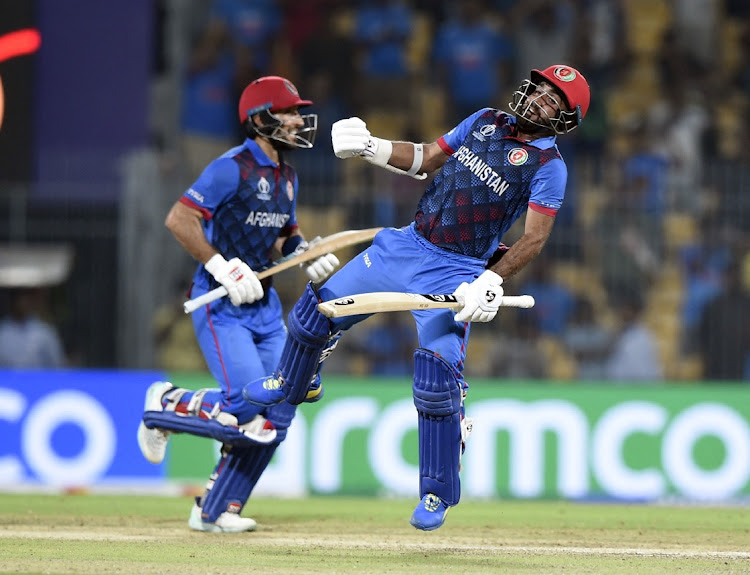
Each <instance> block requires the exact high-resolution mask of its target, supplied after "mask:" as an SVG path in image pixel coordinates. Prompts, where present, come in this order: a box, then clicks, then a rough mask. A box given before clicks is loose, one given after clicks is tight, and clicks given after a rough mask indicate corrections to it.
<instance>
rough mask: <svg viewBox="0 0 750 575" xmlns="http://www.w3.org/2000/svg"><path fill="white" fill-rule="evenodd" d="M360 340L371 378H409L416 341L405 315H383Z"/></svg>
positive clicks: (409, 321) (410, 324) (412, 367)
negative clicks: (362, 341)
mask: <svg viewBox="0 0 750 575" xmlns="http://www.w3.org/2000/svg"><path fill="white" fill-rule="evenodd" d="M381 315H382V317H381V318H380V319H381V321H380V322H379V323H378V324H376V325H375V326H373V327H372V328H371V329H370V330H368V332H367V335H366V336H365V338H364V344H365V349H364V350H363V351H364V352H365V354H366V355H367V359H368V360H369V363H370V374H371V375H411V372H412V370H413V369H414V349H415V348H416V347H417V337H416V333H415V331H414V327H413V325H412V323H411V320H410V318H409V315H408V314H404V313H384V314H381Z"/></svg>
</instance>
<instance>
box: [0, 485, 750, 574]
mask: <svg viewBox="0 0 750 575" xmlns="http://www.w3.org/2000/svg"><path fill="white" fill-rule="evenodd" d="M191 504H192V501H191V499H190V498H188V497H171V498H170V497H155V496H109V495H107V496H105V495H85V494H81V495H57V496H56V495H37V494H34V495H29V494H23V495H22V494H12V495H10V494H0V572H1V573H87V574H88V573H123V574H168V573H175V574H176V573H180V574H208V573H215V574H225V573H226V574H228V575H238V574H241V573H254V574H255V573H257V574H262V575H266V574H286V573H321V574H323V573H325V574H331V573H341V574H349V573H354V574H360V573H368V574H381V573H391V574H396V573H399V574H401V573H403V574H407V573H408V574H419V575H421V574H445V573H466V574H471V575H478V574H485V573H503V574H513V573H520V574H530V573H544V574H549V573H566V574H571V573H573V574H579V573H602V574H608V575H610V574H619V573H622V574H638V575H650V574H659V575H663V574H665V573H679V574H681V575H688V574H698V573H700V574H705V573H750V509H748V508H717V509H713V508H712V509H709V508H705V507H700V508H696V507H662V506H636V505H599V504H596V505H595V504H575V503H560V502H502V501H467V502H463V503H461V505H459V506H458V507H456V508H455V509H453V510H452V511H451V513H450V514H449V516H448V519H447V522H446V524H445V525H444V526H443V527H442V528H441V529H439V530H437V531H434V532H431V533H423V532H420V531H417V530H415V529H414V528H412V527H411V526H410V525H409V523H408V519H409V516H410V515H411V511H412V507H413V505H414V504H415V502H414V501H404V500H385V499H358V498H342V497H316V498H309V499H301V500H289V499H281V500H279V499H263V498H260V497H259V498H257V499H253V500H251V502H250V504H249V505H248V506H247V508H246V509H245V511H244V512H243V515H248V516H251V517H254V518H255V519H256V520H257V521H258V531H256V532H254V533H244V534H236V535H220V534H205V533H194V532H192V531H190V530H189V529H188V528H187V516H188V512H189V510H190V507H191Z"/></svg>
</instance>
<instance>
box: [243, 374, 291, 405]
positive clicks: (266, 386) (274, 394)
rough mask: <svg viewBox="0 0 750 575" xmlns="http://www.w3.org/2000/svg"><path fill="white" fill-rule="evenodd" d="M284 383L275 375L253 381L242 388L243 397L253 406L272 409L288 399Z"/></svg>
mask: <svg viewBox="0 0 750 575" xmlns="http://www.w3.org/2000/svg"><path fill="white" fill-rule="evenodd" d="M281 385H282V381H281V380H280V379H278V378H277V377H274V376H273V375H271V376H269V377H261V378H260V379H256V380H255V381H251V382H250V383H248V384H247V385H246V386H245V387H243V388H242V397H243V398H245V401H247V402H248V403H250V404H252V405H258V406H260V407H271V406H273V405H276V404H277V403H281V402H282V401H284V399H286V396H285V395H284V391H283V390H282V389H281Z"/></svg>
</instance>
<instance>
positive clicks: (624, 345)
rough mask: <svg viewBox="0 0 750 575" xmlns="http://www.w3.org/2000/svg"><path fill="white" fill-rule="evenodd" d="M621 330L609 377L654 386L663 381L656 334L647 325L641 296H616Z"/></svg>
mask: <svg viewBox="0 0 750 575" xmlns="http://www.w3.org/2000/svg"><path fill="white" fill-rule="evenodd" d="M615 308H616V309H617V311H618V313H619V316H620V320H621V327H620V332H619V334H617V335H616V337H615V340H614V345H613V349H612V353H611V354H610V355H609V358H608V359H607V364H606V369H605V375H606V377H607V379H609V380H611V381H615V382H617V381H623V382H624V381H631V382H643V383H651V382H655V381H660V380H661V379H662V378H663V369H662V365H661V359H660V357H659V350H658V347H657V341H656V338H655V337H654V334H653V333H652V332H651V330H650V329H649V328H648V326H646V324H645V323H644V321H643V315H642V314H643V300H642V298H641V296H640V295H639V294H638V292H635V291H631V292H623V293H621V294H619V295H616V296H615Z"/></svg>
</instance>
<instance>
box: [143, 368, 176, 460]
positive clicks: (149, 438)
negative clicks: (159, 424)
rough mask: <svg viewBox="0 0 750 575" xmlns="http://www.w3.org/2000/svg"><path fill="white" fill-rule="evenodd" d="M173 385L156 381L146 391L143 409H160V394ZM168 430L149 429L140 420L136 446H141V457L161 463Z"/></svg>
mask: <svg viewBox="0 0 750 575" xmlns="http://www.w3.org/2000/svg"><path fill="white" fill-rule="evenodd" d="M173 387H174V386H173V385H172V384H171V383H169V382H167V381H156V382H154V383H152V384H151V385H150V386H149V388H148V390H147V391H146V402H145V404H144V406H143V411H162V410H163V409H164V408H163V407H162V404H161V398H162V396H163V395H164V394H165V393H166V392H167V391H169V390H170V389H172V388H173ZM168 441H169V432H167V431H162V430H161V429H149V428H148V427H146V425H145V424H144V423H143V421H141V424H140V425H139V426H138V447H140V448H141V453H143V457H145V458H146V459H147V460H149V461H150V462H151V463H161V462H162V461H164V455H165V454H166V452H167V442H168Z"/></svg>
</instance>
